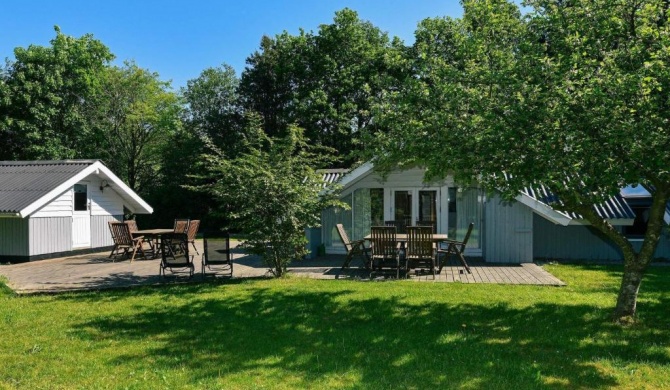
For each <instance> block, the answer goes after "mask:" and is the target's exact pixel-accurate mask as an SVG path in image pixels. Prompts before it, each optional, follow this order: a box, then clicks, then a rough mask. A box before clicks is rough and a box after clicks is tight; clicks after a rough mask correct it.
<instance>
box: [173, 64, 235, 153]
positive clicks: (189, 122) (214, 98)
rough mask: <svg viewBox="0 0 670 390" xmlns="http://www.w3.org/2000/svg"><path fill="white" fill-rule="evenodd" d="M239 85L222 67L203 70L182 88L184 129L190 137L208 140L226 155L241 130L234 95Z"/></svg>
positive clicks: (232, 73) (224, 66)
mask: <svg viewBox="0 0 670 390" xmlns="http://www.w3.org/2000/svg"><path fill="white" fill-rule="evenodd" d="M239 83H240V81H239V79H238V78H237V75H236V74H235V70H234V69H233V68H232V67H231V66H230V65H226V64H224V65H223V66H221V67H218V68H207V69H205V70H203V71H202V72H201V73H200V75H199V76H198V77H197V78H195V79H192V80H189V81H188V82H187V84H186V88H183V89H182V95H183V96H184V100H185V103H186V110H185V114H186V117H185V118H184V125H185V127H187V128H189V129H190V131H191V132H193V133H194V134H197V135H199V136H206V137H209V138H210V139H211V140H212V142H213V143H214V144H215V145H217V146H218V147H219V148H222V149H223V150H224V151H226V152H231V153H230V154H232V151H233V150H234V149H235V145H236V142H237V140H238V139H240V137H242V136H243V129H244V123H243V122H244V110H243V109H242V106H241V104H240V101H239V97H238V93H237V88H238V87H239Z"/></svg>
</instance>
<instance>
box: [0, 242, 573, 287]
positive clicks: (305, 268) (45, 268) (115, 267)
mask: <svg viewBox="0 0 670 390" xmlns="http://www.w3.org/2000/svg"><path fill="white" fill-rule="evenodd" d="M196 243H197V246H198V251H199V252H200V253H202V242H198V241H196ZM108 254H109V253H107V252H103V253H93V254H87V255H80V256H72V257H62V258H57V259H49V260H40V261H34V262H30V263H21V264H11V265H0V275H2V276H4V277H6V278H7V279H8V281H9V282H8V285H9V287H10V288H12V289H13V290H14V291H16V292H17V293H19V294H30V293H40V292H66V291H77V290H97V289H106V288H122V287H131V286H139V285H153V284H162V283H179V282H199V281H202V276H201V274H200V272H201V264H200V256H199V255H196V261H195V263H196V264H195V266H196V267H195V268H196V269H195V271H196V276H195V277H193V278H192V279H189V278H188V275H187V273H186V272H183V273H182V272H178V273H175V274H170V272H169V271H168V275H167V276H166V277H165V278H163V279H161V278H160V277H159V276H158V268H159V264H160V259H152V260H145V259H136V260H135V261H134V262H133V263H131V262H130V261H129V260H117V261H112V260H111V259H109V258H107V256H108ZM233 258H234V263H235V265H234V272H233V277H234V278H259V277H267V276H270V275H269V273H268V269H267V267H265V266H264V265H263V264H262V262H261V260H260V259H259V258H258V257H256V256H250V255H247V254H245V253H244V252H243V251H242V250H240V249H235V250H234V251H233ZM343 260H344V256H337V255H329V256H324V257H319V258H316V259H313V260H305V261H302V262H296V263H294V264H293V266H292V267H290V268H289V272H290V273H291V274H292V275H295V276H298V277H308V278H315V279H356V280H370V273H369V271H366V270H365V269H362V268H359V267H358V266H359V265H360V264H361V262H357V261H356V260H355V261H354V262H352V267H351V268H349V269H346V270H341V269H340V267H341V265H342V263H343ZM470 268H471V269H472V274H468V273H467V272H465V271H464V270H463V267H460V266H459V264H458V263H456V262H454V263H451V264H449V265H448V266H446V267H445V268H444V269H443V270H442V273H441V274H440V275H438V277H437V278H436V280H435V281H433V277H432V275H426V274H416V273H414V272H410V277H409V280H410V281H422V282H452V283H453V282H459V283H497V284H532V285H548V286H564V285H565V283H563V282H562V281H561V280H559V279H557V278H556V277H554V276H553V275H551V274H550V273H549V272H547V271H546V270H544V269H543V268H542V267H540V266H538V265H536V264H521V265H504V264H488V263H483V262H480V263H477V262H471V263H470ZM213 277H214V276H212V275H211V274H210V275H209V276H207V279H211V278H213ZM383 278H384V277H383V276H376V277H375V278H374V279H377V280H378V279H383ZM403 280H404V279H403Z"/></svg>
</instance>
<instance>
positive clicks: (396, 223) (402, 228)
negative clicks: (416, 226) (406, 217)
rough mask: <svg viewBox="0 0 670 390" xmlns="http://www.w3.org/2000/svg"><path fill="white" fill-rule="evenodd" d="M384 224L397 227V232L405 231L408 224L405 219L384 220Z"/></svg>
mask: <svg viewBox="0 0 670 390" xmlns="http://www.w3.org/2000/svg"><path fill="white" fill-rule="evenodd" d="M384 226H392V227H395V231H396V233H405V231H406V228H407V224H405V222H404V221H384Z"/></svg>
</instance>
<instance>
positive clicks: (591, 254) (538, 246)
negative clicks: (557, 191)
mask: <svg viewBox="0 0 670 390" xmlns="http://www.w3.org/2000/svg"><path fill="white" fill-rule="evenodd" d="M533 228H534V240H533V249H534V250H533V256H534V257H535V258H538V259H569V260H621V259H622V255H621V252H620V251H619V249H618V248H617V247H616V246H615V245H614V244H612V243H611V242H610V241H609V240H608V239H606V238H605V237H603V236H601V235H600V233H599V232H597V231H596V230H595V229H593V228H592V227H590V226H580V225H570V226H560V225H556V224H553V223H551V222H549V221H547V220H546V219H544V218H542V217H540V216H539V215H535V216H534V219H533ZM631 243H632V244H633V248H634V249H635V250H637V251H639V250H640V247H641V246H642V241H638V240H635V241H632V242H631ZM654 257H660V258H666V259H667V258H670V237H668V233H667V232H666V233H664V234H663V235H661V239H660V241H659V243H658V247H657V248H656V253H655V254H654Z"/></svg>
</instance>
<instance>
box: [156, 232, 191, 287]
mask: <svg viewBox="0 0 670 390" xmlns="http://www.w3.org/2000/svg"><path fill="white" fill-rule="evenodd" d="M178 248H179V249H181V250H176V249H178ZM168 268H169V269H170V272H174V269H175V268H187V269H188V271H189V278H190V277H193V273H194V272H195V265H194V264H193V255H191V254H189V253H188V235H186V233H166V234H162V235H161V264H160V268H159V270H158V274H159V275H160V276H161V277H164V276H165V270H166V269H168Z"/></svg>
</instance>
